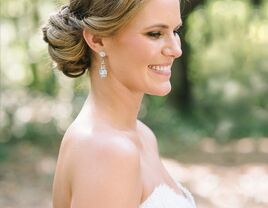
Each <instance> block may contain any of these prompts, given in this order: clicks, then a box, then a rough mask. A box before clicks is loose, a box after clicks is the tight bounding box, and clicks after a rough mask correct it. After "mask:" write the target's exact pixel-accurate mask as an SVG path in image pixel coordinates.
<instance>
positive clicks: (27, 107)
mask: <svg viewBox="0 0 268 208" xmlns="http://www.w3.org/2000/svg"><path fill="white" fill-rule="evenodd" d="M64 2H66V1H63V0H58V1H56V0H50V1H41V0H20V1H15V0H1V51H0V52H1V80H0V81H1V97H0V99H1V100H0V107H1V109H0V121H1V122H0V162H1V164H5V162H6V161H8V162H9V163H11V162H14V160H10V158H12V156H13V159H14V152H15V153H16V154H17V155H19V156H18V157H20V154H21V153H23V152H27V151H28V152H31V153H32V151H33V150H32V147H35V148H38V149H42V151H43V150H44V151H45V154H48V155H52V156H51V157H53V158H55V155H56V153H57V150H58V148H59V144H60V141H61V139H62V135H63V133H64V131H65V129H66V128H67V126H68V125H69V124H70V122H71V121H72V120H73V118H74V117H75V116H76V115H77V113H78V111H79V109H80V108H81V106H82V104H83V102H84V100H85V98H86V96H87V93H88V91H87V90H88V83H87V82H88V79H87V77H86V75H85V76H83V77H81V78H77V79H75V80H74V79H71V78H67V77H65V76H64V75H62V74H61V73H60V72H58V71H57V70H56V69H55V68H54V66H53V64H52V63H51V61H50V58H49V56H48V54H47V45H46V44H45V43H44V42H43V41H42V33H41V30H40V28H41V26H42V24H44V23H45V22H46V21H47V19H48V16H49V14H50V13H51V12H52V11H55V10H56V8H58V7H59V6H60V5H62V4H63V3H64ZM182 18H183V21H184V26H183V28H182V31H181V38H182V44H183V56H182V57H181V58H180V59H178V60H176V62H175V63H174V66H173V68H174V70H173V77H172V84H173V89H172V92H171V93H170V94H169V95H168V96H166V97H152V96H146V97H145V99H144V102H143V105H142V108H141V111H140V115H139V117H140V119H141V120H143V121H144V122H145V123H146V124H148V125H149V126H150V127H151V128H152V129H153V131H154V132H155V134H156V135H157V137H158V140H159V146H160V152H161V154H162V155H167V156H169V157H174V158H179V157H177V156H178V155H180V154H179V153H178V152H179V151H182V153H183V154H184V153H186V152H185V151H183V150H184V149H187V148H191V147H196V145H199V144H206V143H202V142H204V141H208V138H209V141H213V143H217V144H220V145H225V146H226V145H228V144H233V143H234V142H239V141H242V144H248V143H247V142H249V143H250V142H251V143H250V144H256V142H257V143H258V141H262V142H263V141H267V139H265V138H267V137H268V1H267V0H189V1H185V2H183V3H182ZM209 144H211V143H208V144H206V145H208V146H209ZM237 144H239V143H237ZM265 144H266V147H268V146H267V142H266V143H265ZM24 145H26V146H24ZM18 146H19V147H22V149H19V150H18V149H17V147H18ZM198 147H199V146H198ZM244 147H248V146H247V145H246V146H244ZM219 148H220V146H219ZM242 149H243V146H242ZM246 151H247V150H246ZM242 152H243V151H242ZM264 152H265V151H264ZM267 153H268V151H267V152H265V155H264V156H265V157H266V156H267ZM16 154H15V155H16ZM33 154H37V153H36V152H35V153H33ZM191 154H192V152H191ZM35 156H36V155H35ZM264 156H262V157H264ZM15 158H16V157H15ZM16 159H18V158H16ZM264 161H266V162H267V158H266V159H265V160H264ZM255 162H256V161H255ZM52 166H53V165H52ZM2 167H4V166H2ZM53 167H54V166H53ZM52 169H53V168H52ZM2 170H3V169H2ZM52 172H53V171H52ZM52 174H53V173H51V175H52ZM51 175H50V176H49V180H50V181H51V177H52V176H51ZM0 179H1V173H0ZM0 204H1V203H0ZM237 207H238V206H237Z"/></svg>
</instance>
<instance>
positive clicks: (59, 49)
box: [42, 0, 144, 77]
mask: <svg viewBox="0 0 268 208" xmlns="http://www.w3.org/2000/svg"><path fill="white" fill-rule="evenodd" d="M143 2H144V0H71V1H70V4H69V5H64V6H62V7H61V8H60V10H59V11H58V12H57V13H54V14H52V15H51V16H50V18H49V21H48V23H47V24H46V25H45V26H44V27H43V28H42V31H43V39H44V41H45V42H47V43H48V52H49V54H50V56H51V58H52V60H53V61H54V62H55V63H56V65H57V68H58V69H59V70H61V71H62V72H63V73H64V74H65V75H67V76H69V77H78V76H80V75H82V74H84V73H85V71H86V70H87V69H89V68H90V66H91V53H92V52H91V49H90V48H89V46H88V45H87V44H86V42H85V40H84V38H83V30H84V28H85V27H87V28H88V29H89V31H90V32H91V33H92V34H96V35H100V36H103V37H105V36H111V35H114V34H115V33H116V32H118V31H119V30H120V29H121V28H123V27H124V26H125V25H126V24H127V23H128V22H129V21H130V19H131V18H132V17H133V16H134V15H135V14H136V13H137V12H138V9H139V8H140V7H141V6H142V3H143Z"/></svg>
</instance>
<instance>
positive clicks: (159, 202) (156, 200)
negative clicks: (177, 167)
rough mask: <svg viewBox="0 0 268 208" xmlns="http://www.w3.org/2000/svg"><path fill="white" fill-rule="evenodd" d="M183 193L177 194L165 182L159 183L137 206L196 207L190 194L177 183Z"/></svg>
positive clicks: (148, 207) (155, 207)
mask: <svg viewBox="0 0 268 208" xmlns="http://www.w3.org/2000/svg"><path fill="white" fill-rule="evenodd" d="M177 185H178V187H179V188H180V189H181V191H182V193H183V195H179V194H177V193H176V192H175V191H174V190H173V189H172V188H171V187H169V186H168V185H166V184H160V185H159V186H157V187H156V188H155V189H154V191H153V192H152V193H151V194H150V195H149V197H148V198H147V199H146V200H145V201H144V202H143V203H142V204H140V206H139V208H196V205H195V201H194V198H193V196H192V194H191V193H190V192H189V191H188V190H187V189H186V188H184V187H183V186H182V185H181V184H180V183H177Z"/></svg>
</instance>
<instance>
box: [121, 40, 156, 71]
mask: <svg viewBox="0 0 268 208" xmlns="http://www.w3.org/2000/svg"><path fill="white" fill-rule="evenodd" d="M116 50H117V53H118V54H120V57H121V59H123V60H124V61H126V62H127V63H128V64H130V63H131V64H132V65H133V66H137V65H143V64H146V65H147V64H150V63H151V62H150V61H151V60H152V59H153V57H154V56H155V53H156V51H157V49H156V44H153V43H152V41H150V40H149V39H147V38H146V37H143V36H138V37H131V38H128V39H126V40H122V41H120V42H119V43H118V47H117V49H116Z"/></svg>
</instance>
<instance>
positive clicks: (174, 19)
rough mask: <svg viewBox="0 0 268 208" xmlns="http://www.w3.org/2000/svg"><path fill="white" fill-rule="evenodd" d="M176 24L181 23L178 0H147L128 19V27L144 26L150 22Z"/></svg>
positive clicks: (150, 23)
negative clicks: (133, 15)
mask: <svg viewBox="0 0 268 208" xmlns="http://www.w3.org/2000/svg"><path fill="white" fill-rule="evenodd" d="M159 23H163V24H167V25H170V26H172V27H173V26H177V25H178V24H180V23H181V14H180V1H179V0H147V1H145V2H144V5H143V7H142V8H141V9H140V11H139V12H138V13H137V14H136V16H135V17H134V18H133V19H132V20H131V21H130V23H129V27H144V26H145V27H146V26H150V25H152V24H159Z"/></svg>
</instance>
